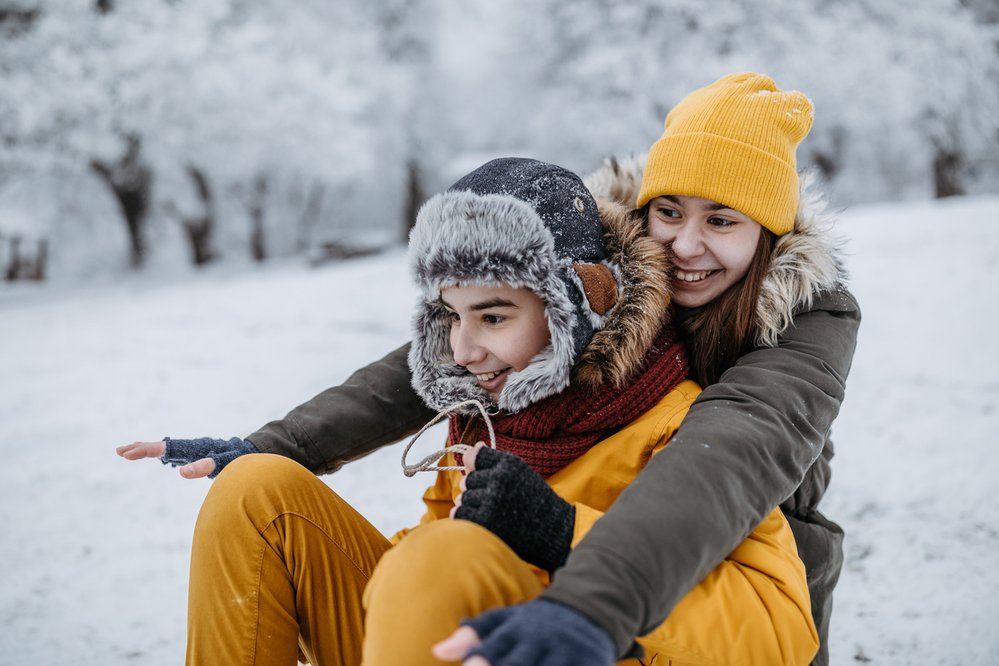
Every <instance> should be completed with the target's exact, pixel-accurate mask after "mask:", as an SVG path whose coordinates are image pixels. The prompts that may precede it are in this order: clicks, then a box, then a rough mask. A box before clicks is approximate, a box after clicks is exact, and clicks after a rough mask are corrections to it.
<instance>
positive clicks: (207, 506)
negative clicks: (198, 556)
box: [198, 453, 315, 525]
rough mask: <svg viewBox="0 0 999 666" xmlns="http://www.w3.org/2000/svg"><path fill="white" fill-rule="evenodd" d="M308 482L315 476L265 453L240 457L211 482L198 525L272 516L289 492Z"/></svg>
mask: <svg viewBox="0 0 999 666" xmlns="http://www.w3.org/2000/svg"><path fill="white" fill-rule="evenodd" d="M310 481H312V482H314V481H315V475H313V474H312V472H310V471H309V470H307V469H306V468H305V467H302V466H301V465H299V464H298V463H297V462H295V461H294V460H291V459H290V458H285V457H284V456H278V455H274V454H269V453H252V454H248V455H245V456H240V457H239V458H236V459H235V460H233V461H232V462H231V463H229V464H228V465H226V467H225V469H223V470H222V472H221V473H220V474H219V475H218V477H216V478H215V480H214V481H212V487H211V488H210V489H209V490H208V494H207V495H206V496H205V501H204V504H203V505H202V507H201V513H200V514H199V516H198V523H199V525H201V524H203V523H208V522H215V523H219V522H221V523H222V524H224V523H225V522H226V521H227V520H231V519H233V518H235V517H238V516H245V515H249V516H250V517H251V518H252V517H259V516H260V515H261V514H263V513H273V512H274V511H275V509H276V505H278V504H280V503H283V502H286V501H287V496H288V494H289V493H288V490H289V489H293V488H300V487H303V486H306V485H307V484H308V482H310Z"/></svg>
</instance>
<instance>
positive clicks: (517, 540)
mask: <svg viewBox="0 0 999 666" xmlns="http://www.w3.org/2000/svg"><path fill="white" fill-rule="evenodd" d="M454 517H455V518H461V519H463V520H470V521H472V522H473V523H478V524H479V525H482V526H483V527H485V528H486V529H487V530H489V531H490V532H492V533H493V534H495V535H496V536H498V537H499V538H500V539H503V542H504V543H506V545H508V546H509V547H510V549H511V550H513V552H515V553H517V556H518V557H519V558H520V559H522V560H524V561H525V562H530V563H531V564H533V565H535V566H537V567H541V568H542V569H545V570H546V571H549V572H554V571H555V570H556V569H558V568H559V567H561V566H562V565H563V564H565V560H566V558H567V557H568V556H569V551H570V550H571V548H572V533H573V528H574V527H575V524H576V507H574V506H573V505H571V504H569V503H568V502H566V501H565V500H564V499H562V498H561V497H559V496H558V495H557V494H556V493H555V491H554V490H552V488H551V486H549V485H548V483H546V482H545V480H544V479H543V478H541V475H540V474H538V473H537V472H535V471H534V470H533V469H531V468H530V466H528V464H527V463H526V462H524V461H523V460H521V459H520V458H518V457H517V456H515V455H513V454H512V453H507V452H505V451H497V450H495V449H490V448H484V449H480V450H479V452H478V453H477V454H476V456H475V471H473V472H471V473H470V474H469V475H468V476H467V477H465V492H464V493H463V494H462V496H461V506H459V507H458V510H457V511H455V513H454Z"/></svg>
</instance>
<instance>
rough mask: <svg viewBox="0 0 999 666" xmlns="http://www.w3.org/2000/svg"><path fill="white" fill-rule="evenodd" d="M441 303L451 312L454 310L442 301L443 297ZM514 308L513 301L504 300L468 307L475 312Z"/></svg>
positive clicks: (492, 299) (493, 300)
mask: <svg viewBox="0 0 999 666" xmlns="http://www.w3.org/2000/svg"><path fill="white" fill-rule="evenodd" d="M441 303H443V304H444V305H446V306H447V307H449V308H451V309H452V310H453V309H454V307H453V306H452V305H451V304H450V303H448V302H447V301H445V300H444V297H443V296H442V297H441ZM516 307H519V306H518V305H517V304H516V303H514V302H513V301H508V300H507V299H505V298H490V299H489V300H488V301H481V302H479V303H473V304H472V305H471V306H469V309H470V310H473V311H476V310H489V309H492V308H516Z"/></svg>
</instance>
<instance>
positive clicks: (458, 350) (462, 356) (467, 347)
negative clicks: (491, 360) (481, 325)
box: [451, 325, 486, 366]
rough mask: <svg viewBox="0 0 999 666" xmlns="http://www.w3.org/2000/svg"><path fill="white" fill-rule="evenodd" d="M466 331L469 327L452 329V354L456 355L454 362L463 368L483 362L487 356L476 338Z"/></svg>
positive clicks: (457, 326) (453, 327)
mask: <svg viewBox="0 0 999 666" xmlns="http://www.w3.org/2000/svg"><path fill="white" fill-rule="evenodd" d="M466 329H467V327H462V326H459V325H455V326H452V327H451V353H452V354H453V355H454V362H455V363H457V364H458V365H461V366H467V365H470V364H472V363H475V362H477V361H481V360H483V359H484V358H485V356H486V354H485V350H484V349H483V348H482V346H481V345H479V344H478V342H477V341H476V339H475V336H474V335H473V334H472V333H470V332H468V331H467V330H466Z"/></svg>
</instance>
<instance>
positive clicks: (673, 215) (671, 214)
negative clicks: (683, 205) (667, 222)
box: [656, 207, 680, 220]
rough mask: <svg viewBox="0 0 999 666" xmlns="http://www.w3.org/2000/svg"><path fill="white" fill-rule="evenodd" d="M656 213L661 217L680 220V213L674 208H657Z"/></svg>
mask: <svg viewBox="0 0 999 666" xmlns="http://www.w3.org/2000/svg"><path fill="white" fill-rule="evenodd" d="M656 213H657V214H658V215H659V216H660V217H665V218H668V219H671V220H678V219H680V212H679V211H678V210H676V209H674V208H665V207H664V208H656Z"/></svg>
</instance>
